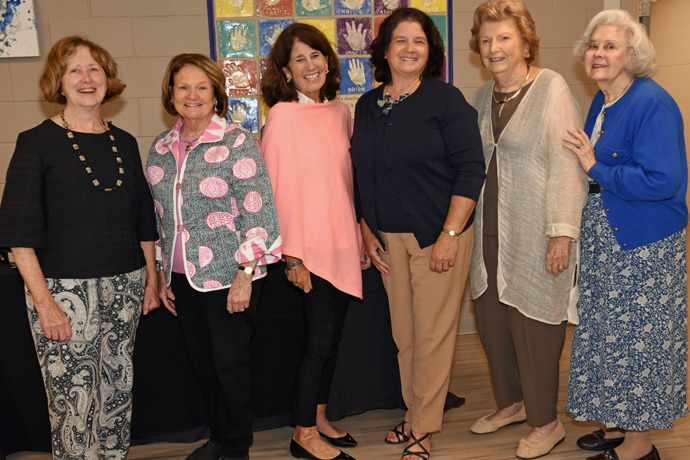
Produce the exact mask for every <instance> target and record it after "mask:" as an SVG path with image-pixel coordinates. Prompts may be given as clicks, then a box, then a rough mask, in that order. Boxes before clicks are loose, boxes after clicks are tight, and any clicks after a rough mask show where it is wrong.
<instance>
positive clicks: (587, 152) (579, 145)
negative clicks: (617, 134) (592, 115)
mask: <svg viewBox="0 0 690 460" xmlns="http://www.w3.org/2000/svg"><path fill="white" fill-rule="evenodd" d="M568 134H570V135H571V136H573V137H563V138H561V140H562V141H563V147H565V148H566V149H568V150H570V151H571V152H573V153H574V154H575V155H576V156H577V159H578V160H580V166H582V169H583V170H584V171H585V172H586V173H588V172H589V169H590V168H591V167H592V166H594V164H595V163H596V162H597V160H596V157H595V156H594V147H592V144H591V143H590V142H589V136H587V133H586V132H585V130H584V129H582V128H577V129H570V128H568Z"/></svg>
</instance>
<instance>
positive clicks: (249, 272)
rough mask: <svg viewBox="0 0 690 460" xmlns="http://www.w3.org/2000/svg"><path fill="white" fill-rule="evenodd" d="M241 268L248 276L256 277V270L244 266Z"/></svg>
mask: <svg viewBox="0 0 690 460" xmlns="http://www.w3.org/2000/svg"><path fill="white" fill-rule="evenodd" d="M240 268H241V269H242V271H243V272H245V273H246V274H247V275H250V276H254V269H253V268H252V267H245V266H243V265H240Z"/></svg>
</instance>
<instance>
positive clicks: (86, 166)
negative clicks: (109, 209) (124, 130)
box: [60, 110, 125, 192]
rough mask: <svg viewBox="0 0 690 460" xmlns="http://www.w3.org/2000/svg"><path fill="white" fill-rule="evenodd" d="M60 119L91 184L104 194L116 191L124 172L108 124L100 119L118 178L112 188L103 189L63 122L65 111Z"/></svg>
mask: <svg viewBox="0 0 690 460" xmlns="http://www.w3.org/2000/svg"><path fill="white" fill-rule="evenodd" d="M60 119H62V127H63V128H65V129H66V130H67V137H69V138H70V140H71V141H72V147H74V151H75V152H77V156H78V157H79V160H81V162H82V164H83V165H84V169H85V170H86V174H88V175H89V177H91V183H92V184H93V185H94V186H95V187H98V188H100V189H101V190H103V191H104V192H112V191H113V190H116V189H117V188H119V187H120V186H121V185H122V178H123V177H124V174H125V170H124V168H123V167H122V158H120V154H118V153H117V146H116V145H115V136H113V133H112V132H110V128H109V127H108V124H107V123H106V122H105V121H103V119H102V118H101V123H102V124H103V127H104V128H105V130H106V131H107V133H108V136H110V142H112V144H113V145H112V147H113V153H114V154H115V160H116V161H117V172H118V178H117V182H115V186H114V187H103V186H102V185H101V183H100V181H99V180H98V179H96V178H95V177H94V175H93V170H92V169H91V167H90V166H89V164H88V163H87V162H86V157H85V156H84V155H83V154H82V153H81V152H80V151H79V144H77V141H75V140H74V133H72V131H71V130H70V129H69V125H68V124H67V120H65V111H64V110H63V111H62V112H60Z"/></svg>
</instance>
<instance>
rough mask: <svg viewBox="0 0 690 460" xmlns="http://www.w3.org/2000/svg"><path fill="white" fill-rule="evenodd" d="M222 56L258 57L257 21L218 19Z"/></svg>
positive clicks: (219, 46) (219, 44) (219, 45)
mask: <svg viewBox="0 0 690 460" xmlns="http://www.w3.org/2000/svg"><path fill="white" fill-rule="evenodd" d="M217 24H218V49H219V51H220V57H224V58H247V57H256V56H257V54H256V22H255V21H218V23H217Z"/></svg>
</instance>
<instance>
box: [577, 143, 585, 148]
mask: <svg viewBox="0 0 690 460" xmlns="http://www.w3.org/2000/svg"><path fill="white" fill-rule="evenodd" d="M584 146H585V144H584V142H580V145H578V146H577V148H578V149H581V148H582V147H584Z"/></svg>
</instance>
